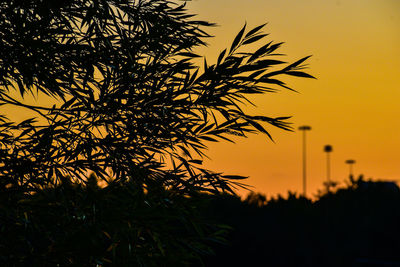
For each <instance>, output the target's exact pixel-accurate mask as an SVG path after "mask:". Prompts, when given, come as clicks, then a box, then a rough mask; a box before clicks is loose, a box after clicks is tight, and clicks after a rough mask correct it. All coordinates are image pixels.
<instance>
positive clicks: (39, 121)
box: [0, 0, 313, 266]
mask: <svg viewBox="0 0 400 267" xmlns="http://www.w3.org/2000/svg"><path fill="white" fill-rule="evenodd" d="M212 25H213V24H212V23H209V22H205V21H198V20H194V19H193V15H191V14H189V13H188V12H187V11H186V9H185V5H184V4H182V5H180V4H177V3H175V2H173V1H167V0H152V1H150V0H139V1H136V0H125V1H120V0H101V1H100V0H91V1H83V0H63V1H50V0H40V1H39V0H28V1H21V0H8V1H1V3H0V36H1V38H2V42H1V43H0V105H9V106H12V107H19V108H24V109H26V110H27V111H29V112H31V113H34V114H36V115H32V118H29V119H27V120H25V121H22V122H15V121H12V120H9V119H8V118H7V117H6V116H5V115H1V117H0V135H1V139H0V191H1V196H2V210H1V212H2V213H1V214H0V215H1V220H2V221H3V222H5V223H4V224H3V225H4V227H2V228H1V233H2V234H4V235H6V233H10V234H9V235H7V236H8V238H5V239H4V240H5V241H4V242H8V241H7V240H9V239H11V238H12V236H13V235H14V234H15V236H16V237H18V238H17V239H16V240H14V241H13V242H15V243H13V244H14V246H10V248H11V247H14V248H17V247H20V248H21V250H18V249H17V250H16V251H17V252H16V253H17V254H15V253H11V251H9V252H10V253H11V254H2V255H1V260H2V261H3V263H10V262H12V264H24V263H25V264H26V262H29V261H33V262H35V261H36V260H38V261H39V262H40V260H42V259H44V258H46V259H47V260H48V264H52V263H55V262H60V263H62V264H65V265H68V264H71V265H73V264H84V265H86V264H87V265H93V264H100V263H96V262H98V261H103V259H107V260H109V261H111V262H112V264H117V265H121V264H122V265H123V264H125V263H119V262H118V260H117V259H118V257H117V256H118V255H121V253H122V254H123V253H126V248H127V247H129V253H128V254H129V257H128V256H127V257H128V258H126V259H124V260H127V261H129V260H133V261H135V262H136V263H137V264H139V263H140V262H141V261H142V260H143V261H147V260H149V258H152V260H154V261H150V262H147V263H146V264H147V265H152V264H153V265H157V264H160V261H161V260H160V261H156V259H158V257H156V256H155V255H161V256H160V258H163V257H164V258H165V257H167V256H166V255H167V253H166V252H163V251H166V250H168V251H169V252H170V251H171V250H173V249H172V248H177V247H180V246H178V245H176V242H175V241H171V240H172V239H171V238H172V237H171V236H168V234H167V233H168V232H171V233H176V232H175V231H174V230H173V229H175V225H174V222H175V221H184V220H188V221H190V220H189V218H191V216H194V215H193V214H192V213H191V212H189V210H190V209H191V208H190V207H186V206H185V204H184V202H185V201H186V200H187V197H189V196H191V197H193V196H196V195H197V194H198V193H199V192H210V193H217V192H221V191H222V192H229V193H233V190H232V187H234V186H242V184H241V183H240V180H241V179H243V178H245V177H242V176H235V175H225V174H223V173H215V172H213V171H211V170H207V169H205V168H204V167H203V166H202V158H203V157H204V156H206V155H205V150H206V148H207V143H206V142H215V141H219V140H228V141H232V140H231V139H232V136H242V137H245V136H246V135H247V134H249V133H257V132H260V133H263V134H266V135H267V136H268V137H269V138H271V136H270V134H269V132H268V131H267V130H266V129H265V126H266V125H268V124H269V125H272V126H275V127H278V128H281V129H285V130H291V127H290V124H289V123H288V122H287V119H288V117H277V118H271V117H267V116H263V115H250V114H248V113H246V112H245V111H244V110H243V109H242V108H243V105H244V104H245V103H248V102H249V103H251V102H250V101H249V100H248V98H247V97H248V96H249V95H253V94H263V93H268V92H273V91H276V90H277V89H279V88H285V89H289V90H292V89H291V88H289V87H288V86H287V85H286V84H285V83H284V82H283V81H281V79H280V76H281V75H291V76H297V77H306V78H313V77H312V76H311V75H309V74H307V73H305V72H303V71H302V69H303V68H304V67H305V65H304V62H305V61H306V60H307V59H308V57H304V58H302V59H300V60H297V61H295V62H294V63H290V64H288V63H286V62H283V61H281V60H277V59H275V56H278V55H279V54H277V53H276V51H277V49H278V48H279V47H280V46H281V45H282V43H273V42H268V43H263V44H262V45H261V46H260V48H258V49H257V50H256V51H254V52H248V51H246V49H245V48H246V46H248V45H250V44H254V43H256V42H258V43H259V42H262V41H263V40H264V38H265V36H266V35H265V34H263V33H262V32H261V30H262V28H263V26H264V25H260V26H258V27H255V28H254V29H251V30H249V31H246V25H245V26H244V27H243V28H242V29H241V30H240V31H239V33H238V34H237V35H236V37H235V38H234V40H233V42H232V44H231V46H230V48H229V49H225V50H224V51H222V52H221V54H220V55H219V57H218V59H217V61H216V63H215V64H208V63H207V60H206V59H204V64H203V66H201V67H200V66H197V65H195V60H196V58H199V57H200V56H199V55H197V54H195V53H194V50H195V48H196V47H198V46H203V45H205V42H204V39H206V38H208V37H210V36H209V35H208V34H207V33H206V31H205V30H204V28H206V27H209V26H212ZM280 66H281V67H280ZM26 95H33V96H34V97H40V96H43V95H47V96H49V97H51V98H52V99H53V100H54V102H53V103H51V104H49V105H48V104H41V103H40V102H37V103H36V104H28V102H26V101H25V100H24V97H26ZM89 173H95V174H96V177H97V178H96V179H98V180H99V181H97V180H96V183H97V182H100V183H103V185H104V188H102V189H100V188H96V189H93V190H94V191H93V192H91V191H90V190H91V189H90V188H93V187H95V186H94V185H95V183H94V180H93V179H94V178H90V177H89V178H90V179H89V178H88V174H89ZM116 188H117V189H116ZM90 192H91V193H90ZM94 192H96V193H94ZM165 194H167V196H166V195H165ZM103 199H107V200H108V201H109V202H108V203H109V204H107V205H110V206H107V205H106V204H104V203H106V202H104V200H103ZM173 200H174V201H175V202H174V201H173ZM168 201H172V203H174V204H173V205H172V207H170V206H168V205H169V204H166V202H168ZM192 201H194V198H193V199H192ZM136 202H137V204H134V203H136ZM143 203H149V204H150V206H151V207H153V208H154V210H153V209H151V208H150V209H149V210H148V211H143V213H142V212H141V210H142V209H145V208H144V207H146V205H144V204H143ZM160 203H163V204H160ZM96 206H97V207H101V209H102V211H101V212H103V213H107V212H111V211H110V210H112V209H114V210H115V211H113V212H115V214H114V213H113V216H116V218H118V216H120V217H121V220H122V218H124V219H126V220H127V221H128V223H127V225H129V224H132V223H135V220H136V219H135V218H136V217H135V218H133V217H130V216H131V215H132V214H131V213H132V212H137V213H136V215H137V218H142V219H143V220H144V221H146V220H147V219H148V220H147V221H146V222H148V224H149V225H152V223H155V224H156V225H157V226H155V228H154V229H150V230H149V229H147V230H148V231H147V230H146V231H147V234H148V236H147V237H143V236H142V234H143V230H142V229H139V228H140V227H139V228H138V226H135V227H136V228H134V230H132V231H133V232H132V236H135V238H139V237H143V238H144V240H145V241H144V244H140V242H139V243H134V242H133V240H136V239H133V237H132V236H131V235H130V234H128V235H127V236H128V237H129V238H130V237H132V239H130V240H129V241H126V240H122V239H121V238H119V237H118V236H122V234H121V233H122V232H121V231H124V230H118V229H120V228H119V227H120V226H119V222H118V221H108V220H107V219H105V217H102V215H98V216H100V217H99V218H98V217H96V216H97V215H94V214H92V213H93V212H94V210H96V208H95V207H96ZM5 207H7V208H5ZM43 207H46V208H48V209H47V210H46V211H44V210H43ZM50 207H51V208H50ZM174 209H176V212H172V210H174ZM179 210H182V212H178V211H179ZM185 210H187V213H185V212H184V211H185ZM167 211H168V212H167ZM147 212H151V213H153V214H163V215H165V217H163V218H155V217H151V216H150V217H151V218H150V217H146V216H147V215H143V214H144V213H146V214H147ZM170 212H171V214H172V215H171V216H172V217H173V219H171V218H168V216H166V213H170ZM80 213H82V214H83V215H82V214H81V215H79V214H80ZM56 214H57V216H56V217H54V216H55V215H56ZM97 214H98V213H97ZM136 215H135V216H136ZM81 216H85V218H87V219H84V221H85V223H84V225H86V224H87V223H88V224H89V225H92V226H93V227H94V228H93V229H94V230H93V229H91V230H88V229H87V228H85V227H86V226H84V225H83V224H80V221H79V220H81V219H79V218H81ZM143 216H144V217H143ZM82 218H83V217H82ZM193 218H195V217H193ZM95 219H96V223H94V221H90V220H95ZM193 220H195V219H193ZM66 222H69V223H71V225H73V227H72V226H71V228H68V227H69V226H68V225H66V224H65V223H66ZM97 222H99V223H97ZM158 223H160V225H159V224H158ZM162 223H165V227H166V228H168V227H170V229H172V230H171V231H169V230H166V229H165V228H163V226H164V225H163V224H162ZM51 225H52V226H51ZM197 226H198V227H200V226H202V227H203V226H204V227H206V226H205V224H203V223H199V225H197ZM197 226H196V223H194V228H195V230H196V229H197ZM82 227H83V228H85V229H83V228H82ZM124 227H125V228H124ZM126 227H127V226H126V225H125V226H121V229H125V230H126V229H127V228H126ZM129 227H130V226H129ZM129 227H128V228H129ZM189 228H190V227H189ZM82 229H83V230H82ZM129 229H130V228H129ZM81 230H82V231H83V232H84V234H83V235H82V236H80V235H79V234H78V233H80V231H81ZM92 230H93V231H94V232H90V231H92ZM214 230H215V229H214ZM214 230H213V231H214ZM39 231H47V232H46V236H45V237H40V236H38V233H39ZM63 231H64V233H61V232H63ZM68 231H70V232H68ZM85 231H89V232H90V233H92V234H93V236H92V237H93V238H94V239H90V238H89V239H90V242H92V243H91V244H95V245H94V247H93V248H92V249H94V250H96V248H98V249H99V250H96V252H93V253H94V254H91V253H86V254H85V253H83V251H82V253H81V254H79V253H78V254H74V253H72V252H71V250H69V247H68V246H69V245H68V244H70V243H68V242H69V241H68V240H69V239H71V240H74V243H76V244H82V246H84V247H89V246H91V245H90V244H88V243H85V242H82V243H81V242H80V240H82V237H83V236H86V234H88V232H85ZM126 231H128V232H129V231H131V230H126ZM213 231H211V232H210V231H207V233H205V234H201V233H200V232H201V230H196V231H195V232H196V234H195V236H197V237H198V238H200V239H201V238H203V237H205V236H207V235H208V234H212V233H213ZM216 231H217V230H216ZM17 232H18V234H16V233H17ZM110 232H113V233H115V236H112V235H111V233H110ZM217 232H218V231H217ZM102 233H103V234H102ZM106 233H107V234H106ZM25 234H26V235H27V238H26V239H24V235H25ZM189 234H190V231H189V232H188V235H189ZM30 235H33V236H34V237H32V236H31V238H30V237H29V236H30ZM90 235H91V234H90ZM108 235H110V236H111V241H110V242H111V243H112V244H114V245H113V246H114V247H112V251H113V253H114V248H116V247H118V249H120V250H118V251H116V252H115V253H114V254H113V257H111V258H110V257H108V256H104V255H103V254H102V253H100V254H96V253H99V251H100V250H101V249H102V248H105V247H106V245H104V246H103V244H108V243H107V242H108V241H107V238H109V239H110V237H109V236H108ZM158 236H160V238H158ZM89 239H88V240H87V241H88V242H89ZM177 239H178V241H177V242H178V243H179V242H180V244H181V243H184V241H183V240H187V236H182V237H179V238H177ZM60 240H61V241H60ZM151 240H152V241H151ZM157 240H161V241H160V242H158V241H157ZM193 240H196V238H194V239H193ZM153 241H154V242H153ZM4 242H3V243H2V244H1V247H2V248H4V249H6V248H7V244H6V243H4ZM37 242H39V243H37ZM40 242H42V243H40ZM59 242H61V243H59ZM65 242H66V243H65ZM124 242H125V243H124ZM146 242H147V243H146ZM193 242H195V241H193ZM195 243H196V242H195ZM83 244H86V245H83ZM117 244H124V245H121V246H117ZM186 244H190V242H186ZM53 245H54V246H58V247H57V249H55V251H56V252H54V253H56V254H54V253H53ZM97 245H98V246H97ZM131 246H133V248H132V251H133V252H132V251H131V249H130V248H131ZM147 246H150V247H151V248H147ZM121 247H123V248H121ZM189 247H190V248H188V247H185V248H182V249H177V250H176V254H174V253H172V254H168V255H177V254H180V255H183V254H185V255H187V256H188V257H189V256H190V257H193V258H197V256H196V255H198V254H201V253H203V249H202V245H201V242H197V243H196V244H195V245H190V246H189ZM21 251H22V252H21ZM124 251H125V252H124ZM153 251H154V253H153ZM189 251H191V252H189ZM64 252H65V253H64ZM169 252H168V253H169ZM18 253H19V254H18ZM26 253H27V254H26ZM57 253H58V254H57ZM146 253H147V254H146ZM148 253H151V257H150V255H149V254H148ZM89 254H90V255H89ZM7 255H8V256H7ZM28 255H29V256H28ZM34 255H37V258H35V259H32V258H31V257H34ZM62 255H64V256H62ZM85 255H86V256H85ZM63 257H64V258H63ZM85 257H86V258H85ZM146 257H147V258H146ZM171 257H172V256H171ZM190 257H189V258H190ZM177 258H178V257H175V259H177ZM182 260H183V261H184V259H182ZM165 262H167V261H165V260H164V263H165ZM38 264H39V263H38ZM110 264H111V263H110ZM140 264H141V263H140ZM140 264H139V265H140ZM158 266H159V265H158Z"/></svg>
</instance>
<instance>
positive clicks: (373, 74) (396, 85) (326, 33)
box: [187, 0, 400, 196]
mask: <svg viewBox="0 0 400 267" xmlns="http://www.w3.org/2000/svg"><path fill="white" fill-rule="evenodd" d="M187 7H188V8H189V10H190V12H192V13H196V14H198V17H197V18H200V19H204V20H207V21H211V22H215V23H217V24H218V25H219V26H218V27H215V28H211V29H209V30H208V31H209V33H211V34H212V35H214V36H215V37H214V38H212V39H209V40H208V44H209V46H208V47H207V48H201V49H199V50H198V51H197V52H199V53H200V54H201V55H204V56H206V57H207V60H208V61H209V62H213V60H214V61H215V59H216V58H217V54H218V53H219V52H220V51H221V50H223V49H224V48H225V47H228V46H229V45H230V43H231V42H232V40H233V38H234V36H235V34H236V33H237V32H238V31H239V30H240V28H241V27H242V26H243V24H244V23H245V22H247V25H248V27H249V28H253V27H255V26H257V25H260V24H262V23H265V22H268V25H267V26H266V28H265V29H264V32H267V33H269V34H270V35H269V36H268V37H267V38H268V39H266V41H271V40H273V41H276V42H282V41H283V42H285V45H284V46H283V47H282V48H281V50H280V52H281V53H284V54H286V55H287V56H286V57H284V59H285V60H286V61H291V62H293V61H294V60H297V59H300V58H301V57H304V56H307V55H313V56H312V58H311V59H310V60H309V62H308V63H309V69H308V70H307V71H308V73H310V74H312V75H314V76H315V77H317V80H311V79H303V78H289V79H285V78H286V77H282V78H283V80H284V81H285V82H287V83H288V84H289V85H290V86H291V87H292V88H294V89H295V90H297V91H298V92H299V93H293V92H290V91H281V92H279V93H276V94H267V95H263V96H257V97H256V98H254V101H255V103H256V104H257V109H251V110H250V112H252V113H255V112H258V113H260V114H262V115H266V116H287V115H289V116H293V118H292V119H291V122H292V123H293V127H294V128H295V129H296V131H295V132H285V131H283V130H279V129H273V128H268V129H269V130H270V132H271V133H272V135H273V137H274V140H275V143H272V142H270V141H269V140H268V139H267V137H266V136H263V135H251V136H250V137H249V138H247V139H237V142H236V144H229V143H224V142H221V143H216V144H214V143H212V144H210V146H209V156H210V158H211V160H207V161H206V166H207V167H208V168H210V169H212V170H215V171H221V172H225V173H229V174H241V175H247V176H250V178H249V179H248V180H246V181H245V182H246V183H247V184H249V185H251V186H254V190H255V191H258V192H263V193H266V194H267V196H271V195H276V194H277V193H279V194H283V195H285V194H286V193H287V192H288V190H290V191H296V192H301V191H302V136H301V133H300V132H299V131H297V128H298V126H300V125H303V124H306V125H310V126H311V127H312V131H310V132H308V133H307V134H308V136H307V140H308V147H307V151H308V172H307V173H308V192H309V196H312V195H313V194H316V193H317V190H318V189H322V188H323V187H322V183H323V182H324V181H325V180H326V154H325V153H324V152H323V147H324V145H326V144H330V145H332V146H333V152H332V153H331V165H332V178H333V180H335V181H337V182H341V183H342V184H343V181H344V180H347V177H348V173H349V167H348V165H346V164H345V160H347V159H354V160H356V161H357V163H356V164H355V165H354V172H355V174H356V175H358V174H364V175H365V176H366V178H370V177H371V178H374V179H385V180H397V181H400V106H399V104H398V102H399V101H400V1H398V0H346V1H344V0H343V1H340V0H324V1H321V0H307V1H306V0H301V1H294V0H248V1H243V0H194V1H191V2H189V3H188V6H187ZM239 193H240V194H245V193H244V192H243V191H240V192H239Z"/></svg>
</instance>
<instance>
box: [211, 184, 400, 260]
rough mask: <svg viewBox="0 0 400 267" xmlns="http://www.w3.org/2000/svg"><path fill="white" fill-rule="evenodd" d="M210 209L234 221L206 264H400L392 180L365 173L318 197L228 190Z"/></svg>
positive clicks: (397, 201)
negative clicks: (236, 193) (242, 195)
mask: <svg viewBox="0 0 400 267" xmlns="http://www.w3.org/2000/svg"><path fill="white" fill-rule="evenodd" d="M206 212H207V214H208V215H207V216H209V217H213V218H214V219H216V220H217V221H218V222H220V223H223V224H227V225H230V226H232V231H231V232H230V234H229V236H228V237H227V241H228V244H227V245H219V246H217V247H214V248H215V252H216V255H214V256H211V257H208V258H207V260H206V266H400V227H399V226H400V190H399V187H398V186H397V185H396V184H395V183H392V182H382V181H379V182H373V181H364V180H363V179H362V176H360V178H359V179H358V180H351V182H350V183H349V184H348V186H347V187H346V188H342V189H339V190H337V191H336V192H329V193H324V194H321V195H320V196H318V198H317V200H315V201H311V200H310V199H307V198H304V197H300V196H297V195H295V194H289V196H288V197H287V198H282V197H278V198H274V199H271V200H269V201H266V198H265V196H263V195H262V194H255V193H253V194H251V195H249V197H247V199H246V200H244V201H242V200H240V198H238V197H235V196H226V195H222V196H219V197H216V198H214V200H213V202H212V204H211V205H210V206H209V208H208V209H207V211H206Z"/></svg>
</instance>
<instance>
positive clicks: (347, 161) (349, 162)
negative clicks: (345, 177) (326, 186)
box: [345, 159, 356, 176]
mask: <svg viewBox="0 0 400 267" xmlns="http://www.w3.org/2000/svg"><path fill="white" fill-rule="evenodd" d="M345 163H346V164H349V176H353V164H354V163H356V161H355V160H354V159H348V160H346V161H345Z"/></svg>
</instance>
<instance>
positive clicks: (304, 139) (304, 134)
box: [299, 125, 311, 197]
mask: <svg viewBox="0 0 400 267" xmlns="http://www.w3.org/2000/svg"><path fill="white" fill-rule="evenodd" d="M299 130H300V131H303V196H304V197H306V193H307V183H306V181H307V161H306V131H310V130H311V126H308V125H303V126H300V127H299Z"/></svg>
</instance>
